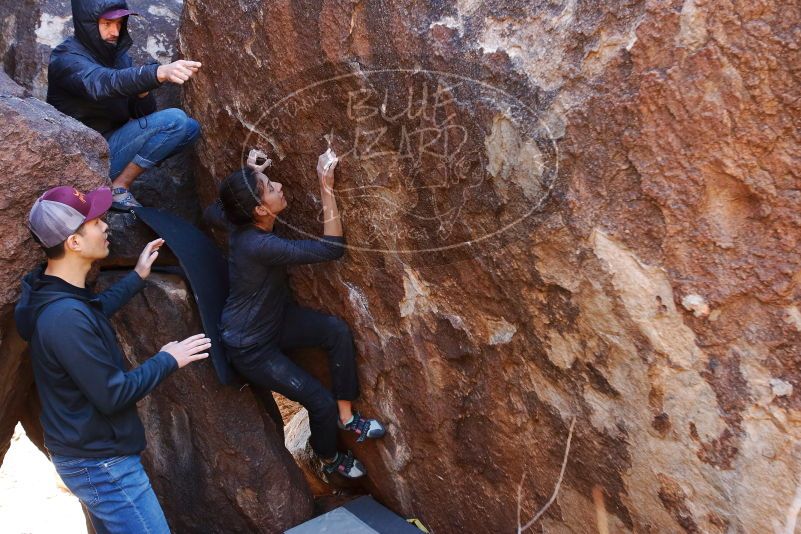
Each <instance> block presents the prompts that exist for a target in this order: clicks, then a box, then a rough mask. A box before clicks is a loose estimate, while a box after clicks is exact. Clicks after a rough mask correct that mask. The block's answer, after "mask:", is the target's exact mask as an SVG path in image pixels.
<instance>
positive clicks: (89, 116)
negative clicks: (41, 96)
mask: <svg viewBox="0 0 801 534" xmlns="http://www.w3.org/2000/svg"><path fill="white" fill-rule="evenodd" d="M131 15H137V13H134V12H133V11H131V10H130V9H128V5H127V4H126V3H125V1H124V0H72V21H73V25H74V26H75V35H74V36H72V37H69V38H68V39H67V40H65V41H64V42H63V43H61V44H60V45H58V46H57V47H56V48H55V49H53V52H52V54H51V55H50V66H49V68H48V71H47V81H48V88H47V102H48V103H49V104H51V105H52V106H53V107H55V108H56V109H57V110H59V111H61V112H62V113H65V114H66V115H69V116H71V117H74V118H76V119H78V120H79V121H81V122H83V123H84V124H86V125H87V126H89V127H90V128H92V129H94V130H97V131H98V132H100V133H101V134H103V137H105V138H106V141H108V145H109V155H110V157H111V165H110V168H109V177H110V178H111V180H112V187H113V191H112V193H113V194H114V202H115V203H116V204H118V205H119V206H120V207H122V208H130V207H134V206H139V205H140V204H139V203H138V202H137V201H136V200H135V199H134V197H133V195H131V193H130V191H129V188H130V187H131V184H132V183H133V181H134V180H135V179H136V178H137V177H138V176H139V175H140V174H141V173H142V172H144V171H145V170H147V169H149V168H151V167H153V166H155V165H157V164H159V163H161V162H162V161H163V160H164V159H166V158H168V157H169V156H171V155H173V154H176V153H177V152H179V151H181V150H182V149H183V148H184V147H185V146H187V145H189V144H190V143H192V142H194V141H195V140H196V139H197V138H198V136H199V135H200V126H199V125H198V123H197V121H195V120H194V119H191V118H189V117H187V116H186V113H184V112H183V111H182V110H180V109H177V108H170V109H164V110H162V111H156V100H155V99H154V98H153V95H152V93H151V92H150V91H152V90H153V89H156V88H157V87H160V86H161V85H162V84H164V83H174V84H179V85H180V84H183V83H185V82H186V81H187V80H189V79H190V78H191V77H192V76H193V75H194V74H195V73H196V72H197V71H198V69H199V68H200V66H201V65H200V63H198V62H197V61H186V60H178V61H175V62H173V63H170V64H169V65H159V64H158V63H152V64H150V65H143V66H134V65H133V60H132V59H131V56H130V55H129V54H128V50H129V49H130V48H131V45H132V44H133V40H132V39H131V36H130V35H129V33H128V17H129V16H131ZM132 119H135V120H132Z"/></svg>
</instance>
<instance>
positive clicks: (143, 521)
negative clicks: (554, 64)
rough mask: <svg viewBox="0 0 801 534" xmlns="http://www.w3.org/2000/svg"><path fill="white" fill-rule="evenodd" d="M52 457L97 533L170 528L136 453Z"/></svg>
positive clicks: (125, 533)
mask: <svg viewBox="0 0 801 534" xmlns="http://www.w3.org/2000/svg"><path fill="white" fill-rule="evenodd" d="M51 459H52V461H53V465H54V466H55V467H56V472H58V474H59V476H60V477H61V480H63V481H64V485H66V486H67V487H68V488H69V489H70V491H71V492H72V493H73V495H75V496H76V497H78V499H80V501H81V502H82V503H83V504H84V505H85V506H86V508H87V509H88V510H89V514H90V515H91V518H92V525H93V526H94V527H95V530H96V531H97V534H106V533H108V534H139V533H157V534H161V533H169V532H170V527H168V526H167V520H166V519H165V518H164V512H162V511H161V505H160V504H159V501H158V499H157V498H156V494H155V493H154V492H153V488H152V487H151V486H150V480H149V479H148V478H147V473H145V469H144V468H143V467H142V462H141V461H140V459H139V455H133V456H115V457H113V458H74V457H70V456H58V455H53V457H52V458H51Z"/></svg>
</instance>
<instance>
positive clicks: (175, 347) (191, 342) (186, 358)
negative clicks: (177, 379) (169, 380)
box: [161, 334, 211, 369]
mask: <svg viewBox="0 0 801 534" xmlns="http://www.w3.org/2000/svg"><path fill="white" fill-rule="evenodd" d="M209 348H211V339H209V338H207V337H206V334H196V335H194V336H190V337H188V338H186V339H184V340H183V341H171V342H170V343H167V344H166V345H164V346H163V347H161V352H167V353H169V354H170V355H171V356H172V357H173V358H175V361H176V362H178V368H179V369H180V368H181V367H184V366H187V365H189V364H190V363H192V362H194V361H197V360H202V359H203V358H208V357H209V353H208V352H204V351H207V350H208V349H209Z"/></svg>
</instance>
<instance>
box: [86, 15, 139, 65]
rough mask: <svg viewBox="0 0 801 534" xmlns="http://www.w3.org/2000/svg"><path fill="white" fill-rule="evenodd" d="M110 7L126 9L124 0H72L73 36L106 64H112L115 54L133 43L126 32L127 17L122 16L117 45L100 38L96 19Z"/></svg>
mask: <svg viewBox="0 0 801 534" xmlns="http://www.w3.org/2000/svg"><path fill="white" fill-rule="evenodd" d="M112 9H128V4H127V3H126V2H125V0H72V24H73V26H74V27H75V37H76V38H77V39H78V41H80V42H81V44H82V45H83V46H85V47H86V48H87V49H88V50H89V51H90V52H91V53H92V55H93V56H95V58H96V59H97V60H98V61H100V62H102V63H103V64H105V65H107V66H113V65H114V60H115V59H116V57H117V55H118V54H120V53H122V52H125V51H127V50H128V49H129V48H130V47H131V45H132V44H133V40H132V39H131V36H130V35H129V34H128V17H125V18H123V21H122V30H121V31H120V38H119V40H118V41H117V45H116V46H115V45H111V44H109V43H107V42H105V41H104V40H103V39H101V38H100V30H99V29H98V27H97V21H98V20H99V19H100V15H102V14H103V13H106V12H107V11H110V10H112Z"/></svg>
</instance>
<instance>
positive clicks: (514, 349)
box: [180, 0, 801, 532]
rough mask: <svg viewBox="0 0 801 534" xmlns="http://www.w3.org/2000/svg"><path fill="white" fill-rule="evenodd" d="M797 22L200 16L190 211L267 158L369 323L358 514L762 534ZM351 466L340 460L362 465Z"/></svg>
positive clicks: (415, 6)
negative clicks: (266, 154)
mask: <svg viewBox="0 0 801 534" xmlns="http://www.w3.org/2000/svg"><path fill="white" fill-rule="evenodd" d="M798 23H799V20H798V13H796V12H792V11H790V10H787V9H784V8H782V7H781V6H779V5H778V4H776V3H768V2H756V3H754V2H751V3H742V2H739V3H723V4H721V3H714V4H713V3H708V2H701V1H698V0H684V1H680V0H674V1H668V2H656V1H651V0H649V1H635V2H609V1H602V2H595V3H579V2H575V1H567V2H520V1H516V0H503V1H498V2H474V1H459V2H434V3H430V2H421V1H412V2H399V1H397V2H396V1H390V2H372V3H371V2H345V1H340V0H332V1H326V2H312V3H309V2H297V1H292V0H281V1H277V2H276V1H270V2H268V1H264V0H252V1H249V2H239V1H233V0H220V1H218V2H203V1H200V0H187V2H186V4H185V8H184V14H183V22H182V29H181V38H180V42H181V46H182V52H183V54H184V55H186V56H187V57H193V58H194V59H197V60H199V61H202V62H203V64H204V67H203V70H202V72H201V73H200V75H199V76H198V78H197V79H195V80H193V82H192V84H190V85H189V86H188V87H187V95H186V103H187V108H188V111H189V112H190V113H191V114H192V115H193V116H195V117H196V118H198V119H199V120H200V122H201V124H202V125H203V128H204V135H205V137H204V140H203V141H202V143H201V145H200V149H199V151H198V156H199V160H200V165H201V169H200V174H199V194H200V197H201V199H202V200H203V201H204V202H209V201H210V200H211V199H212V197H213V193H214V187H215V185H216V183H217V182H218V181H219V179H221V178H222V177H223V176H224V175H225V174H227V173H228V172H230V171H232V170H233V169H234V168H236V166H237V165H239V164H240V163H241V161H242V157H243V154H246V152H247V149H248V148H250V146H252V145H257V144H258V145H261V146H262V147H263V148H265V149H268V150H270V151H271V153H272V155H273V156H274V159H275V165H274V168H273V170H272V172H271V177H272V178H273V179H274V180H277V181H280V182H282V183H283V184H284V185H285V186H286V194H287V197H288V199H289V205H290V209H289V210H288V211H287V212H286V215H285V217H284V216H282V220H283V222H284V223H285V224H284V229H285V230H286V231H287V233H288V234H290V235H302V234H303V233H306V234H312V235H318V234H319V232H320V224H319V222H317V221H318V219H317V211H318V208H319V203H318V202H319V201H318V199H319V197H318V193H317V190H318V185H317V179H316V177H315V176H314V171H313V169H314V164H315V160H316V155H317V154H319V153H320V152H322V151H323V150H324V149H325V147H326V141H325V137H324V136H328V139H329V141H330V142H331V143H332V146H333V148H334V149H335V150H336V151H337V152H338V153H339V154H340V156H342V161H341V163H340V165H339V167H338V170H337V174H338V178H337V189H338V191H339V199H340V207H341V210H342V216H343V220H344V223H345V227H346V234H347V238H348V243H349V246H350V248H349V250H348V254H347V256H346V258H345V259H344V260H343V261H340V262H338V263H336V264H333V265H325V266H317V267H304V268H299V269H297V270H295V272H294V273H293V280H294V284H295V286H296V289H297V293H298V295H299V298H300V299H301V301H302V302H304V303H306V304H308V305H313V306H316V307H319V308H322V309H325V310H327V311H329V312H333V313H336V314H339V315H341V316H343V317H344V318H346V319H347V320H348V322H349V323H350V324H351V325H352V327H353V329H354V332H355V338H356V343H357V347H358V349H359V353H360V359H359V364H360V373H361V379H362V385H363V399H362V407H363V408H364V409H365V410H367V411H369V412H370V413H371V414H373V415H376V416H378V417H382V418H384V419H385V420H387V421H389V422H390V424H389V435H388V436H387V437H386V438H385V439H384V440H383V441H381V442H377V443H369V444H367V445H365V446H360V447H358V448H357V454H358V455H359V456H360V457H361V458H362V459H364V460H365V463H366V464H367V467H368V469H369V470H370V474H371V475H370V483H369V489H370V490H371V491H372V492H373V493H374V494H376V495H377V496H378V497H379V498H380V499H382V500H383V501H384V502H385V503H387V504H388V505H390V506H391V507H393V508H395V509H396V510H397V511H399V512H400V513H403V514H405V515H408V516H417V517H420V518H421V519H422V520H423V521H424V522H425V523H426V524H428V525H430V526H432V527H433V528H434V529H435V530H436V531H437V532H511V531H512V530H513V528H514V527H515V526H516V512H517V510H516V508H517V489H518V485H519V484H520V482H521V477H522V475H523V474H526V475H527V476H526V482H525V487H524V491H523V514H522V515H523V518H524V519H525V518H527V517H531V516H532V515H533V514H534V512H536V510H538V509H539V508H540V507H541V506H542V505H543V504H544V503H545V502H546V501H547V499H548V498H549V496H550V494H551V491H552V490H553V487H554V483H555V481H556V479H557V477H558V474H559V468H560V464H561V459H562V454H563V451H564V442H565V439H566V436H567V429H568V427H569V425H570V421H571V420H572V418H574V417H575V418H576V419H577V423H576V430H575V435H574V437H573V443H572V449H571V453H570V458H569V461H568V464H567V469H566V474H565V478H564V482H563V484H562V486H561V489H560V492H559V497H558V499H557V500H556V502H555V503H554V505H553V506H552V507H551V508H550V509H549V510H548V512H547V514H546V515H545V516H544V517H543V518H542V520H541V523H542V525H543V527H544V528H545V529H546V530H547V531H549V532H594V531H595V527H594V524H595V512H596V508H595V505H594V504H593V500H592V497H591V495H592V492H593V488H599V490H598V489H596V494H597V493H598V491H600V492H601V494H602V495H603V496H604V497H605V501H606V510H607V512H608V522H609V525H610V529H611V531H614V532H682V531H684V532H745V531H748V532H767V531H772V529H773V524H774V521H776V522H778V523H781V522H783V521H784V519H783V518H784V517H785V512H786V510H787V508H788V507H789V506H790V504H791V502H792V500H793V496H794V494H795V491H796V484H797V477H798V473H799V471H801V450H799V449H798V447H797V446H796V445H794V443H797V442H798V439H799V438H800V437H801V424H799V419H800V417H799V413H800V412H799V409H801V396H800V394H799V386H801V375H800V374H799V372H798V364H799V354H801V311H799V307H798V300H799V297H801V288H799V280H801V274H799V273H801V249H799V247H798V243H799V238H801V218H799V215H798V214H799V210H798V203H799V195H798V190H799V185H801V176H799V172H798V169H799V168H801V166H800V165H799V164H800V163H801V153H800V152H799V148H798V147H799V140H800V139H799V137H801V134H799V131H800V130H799V129H798V122H799V118H800V117H801V112H800V111H799V106H801V98H799V96H801V95H799V92H801V90H799V87H801V84H799V79H798V72H799V62H801V59H800V56H799V54H798V51H797V42H798V40H799V37H801V34H799V30H798ZM350 445H353V444H352V443H350Z"/></svg>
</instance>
